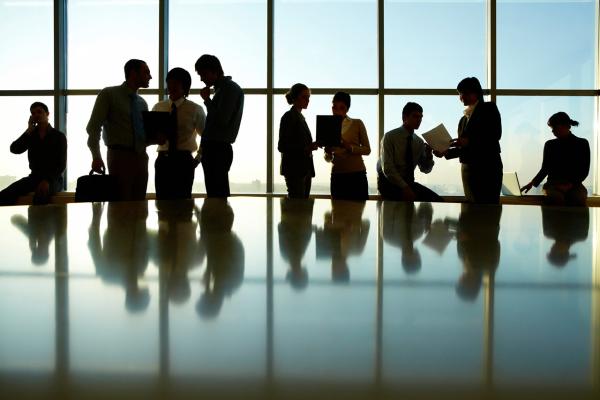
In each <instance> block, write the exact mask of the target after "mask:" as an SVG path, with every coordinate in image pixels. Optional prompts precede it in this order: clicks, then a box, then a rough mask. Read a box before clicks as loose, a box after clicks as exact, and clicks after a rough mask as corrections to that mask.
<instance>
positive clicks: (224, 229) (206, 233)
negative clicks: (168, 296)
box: [196, 198, 244, 318]
mask: <svg viewBox="0 0 600 400" xmlns="http://www.w3.org/2000/svg"><path fill="white" fill-rule="evenodd" d="M197 212H198V213H199V218H198V219H199V220H200V244H201V246H203V248H204V250H203V251H204V252H205V253H206V270H205V272H204V287H205V289H204V293H203V294H202V295H201V297H200V300H198V303H197V304H196V311H197V312H198V315H200V317H203V318H214V317H216V316H217V315H218V314H219V312H220V311H221V307H222V306H223V301H224V300H225V297H226V296H231V295H232V294H233V293H234V292H235V291H236V289H237V288H239V287H240V285H241V284H242V281H243V280H244V245H243V244H242V242H241V240H240V239H239V238H238V236H237V235H236V234H235V232H232V230H231V228H232V226H233V220H234V214H233V209H232V208H231V206H230V205H229V203H228V202H227V199H225V198H207V199H205V200H204V203H203V204H202V208H201V209H200V210H199V211H198V210H197Z"/></svg>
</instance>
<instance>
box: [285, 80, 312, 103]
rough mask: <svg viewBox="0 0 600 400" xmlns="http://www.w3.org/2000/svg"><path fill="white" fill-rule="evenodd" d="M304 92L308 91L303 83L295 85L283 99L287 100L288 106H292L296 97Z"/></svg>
mask: <svg viewBox="0 0 600 400" xmlns="http://www.w3.org/2000/svg"><path fill="white" fill-rule="evenodd" d="M305 90H309V89H308V86H306V85H305V84H304V83H295V84H294V85H293V86H292V87H291V88H290V90H288V91H287V93H286V94H285V99H286V100H287V102H288V104H294V101H296V99H297V98H298V96H300V94H301V93H302V92H303V91H305Z"/></svg>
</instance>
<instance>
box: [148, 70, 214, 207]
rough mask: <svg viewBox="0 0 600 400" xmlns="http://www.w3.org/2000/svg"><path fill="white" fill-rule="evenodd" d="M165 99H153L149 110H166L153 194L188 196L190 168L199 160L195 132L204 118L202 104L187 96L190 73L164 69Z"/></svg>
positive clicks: (186, 197)
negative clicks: (166, 125)
mask: <svg viewBox="0 0 600 400" xmlns="http://www.w3.org/2000/svg"><path fill="white" fill-rule="evenodd" d="M166 81H167V91H168V92H169V99H168V100H163V101H161V102H159V103H157V104H156V105H155V106H154V107H153V108H152V111H162V112H170V124H169V125H170V126H169V132H168V139H167V142H166V143H164V144H162V145H160V146H158V157H157V158H156V162H155V163H154V168H155V178H154V181H155V186H156V198H157V199H158V200H163V199H191V198H192V185H193V183H194V170H195V169H196V167H197V166H198V164H199V163H200V155H201V152H200V151H198V152H197V155H196V158H194V157H193V156H192V153H193V152H195V151H196V150H198V144H197V142H196V136H200V135H201V134H202V131H203V130H204V121H205V119H206V117H205V114H204V110H203V109H202V106H200V105H198V104H196V103H194V102H193V101H191V100H188V98H187V97H188V96H189V94H190V87H191V86H192V76H191V75H190V73H189V72H187V71H186V70H185V69H183V68H173V69H172V70H170V71H169V72H168V73H167V77H166Z"/></svg>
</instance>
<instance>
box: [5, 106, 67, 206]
mask: <svg viewBox="0 0 600 400" xmlns="http://www.w3.org/2000/svg"><path fill="white" fill-rule="evenodd" d="M29 111H30V112H31V116H30V117H29V122H28V126H27V130H26V131H25V132H24V133H23V134H22V135H21V136H20V137H19V138H18V139H17V140H15V141H14V142H13V143H12V144H11V145H10V151H11V152H12V153H14V154H21V153H24V152H26V151H27V157H28V158H29V168H30V169H31V173H30V174H29V176H26V177H25V178H22V179H19V180H18V181H16V182H14V183H12V184H11V185H10V186H8V187H7V188H5V189H4V190H2V191H1V192H0V205H12V204H15V203H16V202H17V198H18V197H19V196H23V195H26V194H27V193H30V192H34V196H33V204H48V203H49V202H50V197H51V196H52V195H54V194H55V193H56V192H60V191H62V190H63V172H64V171H65V167H66V165H67V138H66V136H65V134H64V133H62V132H61V131H59V130H57V129H54V128H53V127H52V126H51V125H50V123H49V122H48V116H49V115H50V113H49V112H48V106H46V105H45V104H44V103H40V102H37V101H36V102H35V103H33V104H32V105H31V107H29Z"/></svg>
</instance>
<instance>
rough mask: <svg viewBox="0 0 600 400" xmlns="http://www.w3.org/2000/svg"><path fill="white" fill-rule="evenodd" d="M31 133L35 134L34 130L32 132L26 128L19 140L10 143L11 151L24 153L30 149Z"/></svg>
mask: <svg viewBox="0 0 600 400" xmlns="http://www.w3.org/2000/svg"><path fill="white" fill-rule="evenodd" d="M31 135H33V131H32V132H30V131H29V129H28V130H26V131H25V132H24V133H23V134H22V135H21V136H19V138H18V139H17V140H15V141H14V142H12V144H11V145H10V152H11V153H13V154H22V153H25V152H26V151H27V150H29V146H30V145H31Z"/></svg>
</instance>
